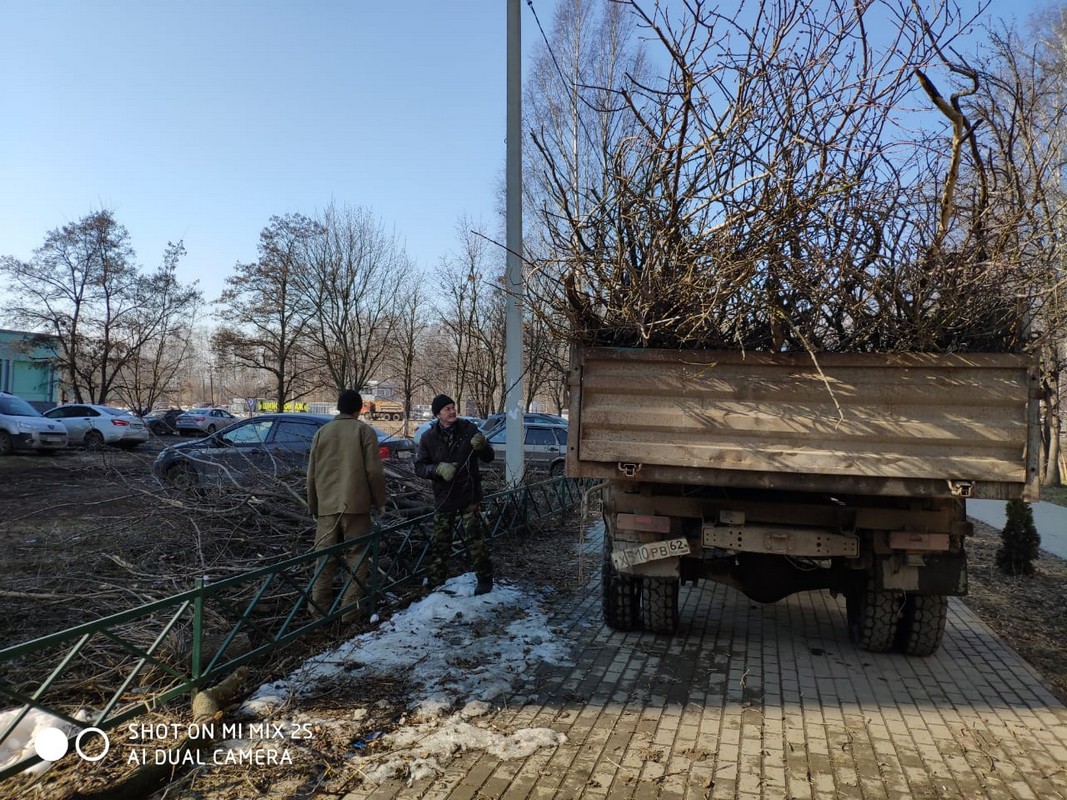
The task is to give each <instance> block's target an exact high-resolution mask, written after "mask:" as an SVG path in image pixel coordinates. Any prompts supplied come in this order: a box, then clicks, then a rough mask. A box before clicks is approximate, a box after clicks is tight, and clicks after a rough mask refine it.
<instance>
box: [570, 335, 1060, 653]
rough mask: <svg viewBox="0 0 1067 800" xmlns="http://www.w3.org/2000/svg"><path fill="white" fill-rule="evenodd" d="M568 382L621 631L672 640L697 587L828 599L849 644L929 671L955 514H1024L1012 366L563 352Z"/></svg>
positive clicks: (1030, 459) (903, 358)
mask: <svg viewBox="0 0 1067 800" xmlns="http://www.w3.org/2000/svg"><path fill="white" fill-rule="evenodd" d="M568 383H569V388H570V393H571V406H570V420H571V423H570V428H571V434H570V437H569V442H568V453H567V474H568V475H569V476H571V477H580V478H587V479H593V480H596V481H599V482H601V483H602V488H603V497H604V522H605V534H604V540H605V541H604V556H603V593H604V597H603V608H604V617H605V620H606V621H607V622H608V624H610V625H612V626H613V627H615V628H617V629H622V630H629V629H636V628H645V629H648V630H652V631H656V632H663V633H670V632H673V631H674V630H675V629H676V627H677V625H678V598H679V585H680V584H681V583H682V582H685V581H695V580H698V579H710V580H715V581H719V582H722V583H726V584H730V585H732V586H734V587H736V588H737V589H739V590H740V591H742V592H744V593H745V594H746V595H748V596H749V597H751V598H753V599H755V600H757V601H761V602H774V601H777V600H780V599H782V598H784V597H786V596H788V595H790V594H793V593H795V592H799V591H806V590H829V591H831V592H833V593H834V594H835V595H837V594H841V595H843V596H844V598H845V605H846V616H847V620H848V627H849V634H850V637H851V638H852V640H853V641H854V642H856V644H857V645H859V646H860V647H862V648H864V649H868V650H872V651H885V650H890V649H894V648H897V649H900V650H902V651H903V652H905V653H908V654H913V655H928V654H930V653H932V652H934V651H935V650H936V649H937V647H938V646H939V644H940V642H941V638H942V634H943V632H944V627H945V619H946V614H947V606H948V598H949V597H950V596H953V595H962V594H965V593H966V591H967V564H966V549H965V541H966V538H967V537H968V536H969V535H971V534H972V533H973V530H972V526H971V525H970V523H969V522H968V521H967V516H966V501H967V498H968V497H974V498H992V499H1002V500H1008V499H1012V498H1020V499H1024V500H1036V499H1037V492H1038V488H1037V487H1038V463H1037V462H1038V457H1039V450H1040V432H1039V428H1038V416H1037V415H1038V407H1037V397H1038V375H1037V372H1036V369H1035V364H1034V361H1033V360H1032V359H1031V358H1030V357H1029V356H1026V355H1017V354H980V353H977V354H948V355H944V354H921V353H893V354H887V353H856V354H820V355H818V356H813V355H812V354H808V353H759V352H749V353H744V352H733V351H708V350H653V349H629V348H612V347H578V346H576V347H575V348H574V349H573V351H572V361H571V367H570V374H569V376H568Z"/></svg>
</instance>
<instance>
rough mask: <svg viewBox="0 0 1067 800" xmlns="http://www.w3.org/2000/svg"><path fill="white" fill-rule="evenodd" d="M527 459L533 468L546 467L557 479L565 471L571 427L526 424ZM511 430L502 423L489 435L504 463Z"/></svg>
mask: <svg viewBox="0 0 1067 800" xmlns="http://www.w3.org/2000/svg"><path fill="white" fill-rule="evenodd" d="M523 428H524V434H525V435H524V440H523V446H522V452H523V459H524V460H525V462H526V466H527V467H528V468H531V469H539V470H545V471H546V472H548V474H549V475H551V476H552V477H553V478H555V477H556V476H558V475H562V474H563V465H564V462H565V461H566V459H567V426H566V425H552V424H549V423H540V422H528V423H526V424H525V425H524V426H523ZM507 433H508V429H507V426H506V425H500V426H498V427H497V429H496V430H495V431H494V432H492V433H490V434H489V435H488V436H486V440H487V441H488V442H489V444H490V445H491V446H492V448H493V452H494V453H495V454H496V461H497V462H499V463H501V464H502V463H503V462H504V457H505V447H506V444H507Z"/></svg>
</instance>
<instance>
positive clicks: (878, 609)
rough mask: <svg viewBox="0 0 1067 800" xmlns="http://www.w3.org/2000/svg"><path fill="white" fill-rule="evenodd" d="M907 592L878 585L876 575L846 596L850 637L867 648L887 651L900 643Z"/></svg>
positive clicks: (882, 651) (868, 577)
mask: <svg viewBox="0 0 1067 800" xmlns="http://www.w3.org/2000/svg"><path fill="white" fill-rule="evenodd" d="M903 607H904V593H903V592H900V591H895V590H886V589H877V588H875V582H874V576H873V575H869V576H867V580H866V582H865V583H864V584H863V585H862V586H858V587H856V588H854V589H852V590H851V591H849V592H848V594H846V595H845V609H846V612H847V616H848V635H849V638H850V639H851V640H852V641H853V642H854V643H855V644H857V645H858V646H859V647H861V648H862V649H864V650H869V651H870V652H872V653H885V652H887V651H889V650H892V649H893V647H894V645H896V643H897V629H898V627H899V622H900V612H901V610H902V609H903Z"/></svg>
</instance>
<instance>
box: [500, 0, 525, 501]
mask: <svg viewBox="0 0 1067 800" xmlns="http://www.w3.org/2000/svg"><path fill="white" fill-rule="evenodd" d="M520 10H521V5H520V3H519V0H508V55H507V73H508V77H507V86H508V100H507V107H508V111H507V119H508V124H507V142H508V144H507V169H506V175H507V248H508V252H507V276H506V281H505V283H506V287H507V300H506V301H505V311H506V315H507V333H506V336H505V357H506V359H507V393H506V395H505V397H504V412H505V414H506V415H507V416H506V417H505V420H506V421H505V425H506V428H505V430H506V435H507V445H506V451H505V452H506V456H505V459H506V467H507V471H506V473H505V474H506V477H507V481H508V483H509V484H511V485H514V484H516V483H518V482H519V480H520V478H522V472H523V457H522V456H523V435H524V432H523V425H522V422H523V380H522V373H523V368H522V258H521V255H522V37H521V33H522V26H521V25H520V18H519V13H520Z"/></svg>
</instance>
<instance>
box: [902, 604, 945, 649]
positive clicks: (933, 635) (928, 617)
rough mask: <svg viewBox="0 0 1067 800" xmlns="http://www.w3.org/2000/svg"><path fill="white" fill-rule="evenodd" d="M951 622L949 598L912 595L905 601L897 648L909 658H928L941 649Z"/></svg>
mask: <svg viewBox="0 0 1067 800" xmlns="http://www.w3.org/2000/svg"><path fill="white" fill-rule="evenodd" d="M947 619H948V597H947V596H946V595H943V594H909V595H908V596H907V598H906V599H905V601H904V615H903V617H902V618H901V620H900V630H899V633H898V637H897V646H898V647H899V648H900V650H901V652H903V653H905V654H906V655H909V656H929V655H933V653H935V652H936V651H937V648H938V647H940V646H941V638H942V637H943V636H944V635H945V621H946V620H947Z"/></svg>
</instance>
